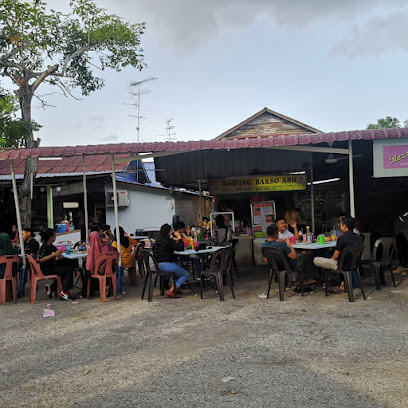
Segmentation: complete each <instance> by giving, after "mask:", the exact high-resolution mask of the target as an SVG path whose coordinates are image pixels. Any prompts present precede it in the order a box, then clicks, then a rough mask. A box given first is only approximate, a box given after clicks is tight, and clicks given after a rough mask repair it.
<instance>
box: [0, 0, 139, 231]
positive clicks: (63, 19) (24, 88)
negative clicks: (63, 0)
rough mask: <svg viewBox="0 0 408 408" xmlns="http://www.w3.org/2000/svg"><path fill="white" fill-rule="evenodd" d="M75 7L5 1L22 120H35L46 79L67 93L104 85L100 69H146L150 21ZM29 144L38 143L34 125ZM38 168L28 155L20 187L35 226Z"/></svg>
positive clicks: (3, 59)
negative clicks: (144, 45) (33, 193)
mask: <svg viewBox="0 0 408 408" xmlns="http://www.w3.org/2000/svg"><path fill="white" fill-rule="evenodd" d="M69 5H70V8H71V12H70V13H69V14H68V15H64V14H62V13H61V12H58V11H55V10H52V9H51V10H50V11H47V9H46V3H45V2H44V1H42V0H1V2H0V75H2V76H5V77H8V78H10V79H11V81H12V83H13V85H14V90H15V94H16V96H17V97H18V102H19V105H20V109H21V115H22V120H23V121H25V122H27V123H28V124H31V123H32V117H31V107H32V101H33V98H34V97H36V98H38V99H39V100H40V101H41V102H42V103H43V105H44V106H46V102H45V101H44V100H42V97H41V95H39V94H38V89H39V87H40V86H41V85H43V84H48V85H51V86H53V87H57V88H59V89H60V90H61V91H62V93H63V94H64V95H66V96H68V95H69V96H73V94H72V91H73V89H75V88H79V89H80V90H81V92H82V94H83V95H89V94H90V93H91V92H93V91H96V90H98V89H101V88H102V87H103V86H104V80H103V79H102V78H100V77H98V76H97V75H96V74H95V69H98V68H99V69H100V70H102V71H103V70H105V69H107V68H110V69H114V70H116V71H121V69H122V68H124V67H126V66H132V67H135V68H137V69H139V70H141V69H142V68H143V67H144V66H145V64H144V61H143V55H142V51H143V50H142V49H141V48H140V38H141V35H142V34H143V31H144V28H145V24H144V23H140V24H129V23H127V22H124V21H123V20H122V19H121V18H120V17H118V16H116V15H109V14H106V13H105V10H103V9H101V8H99V7H98V6H97V5H96V3H95V2H94V0H71V1H70V3H69ZM28 132H29V134H28V135H27V137H26V138H25V147H26V148H29V149H32V148H35V147H37V140H34V136H33V128H32V127H30V128H29V130H28ZM36 173H37V160H36V159H28V160H27V161H26V168H25V173H24V179H23V182H22V184H21V186H20V190H19V192H20V201H21V208H22V214H21V215H22V221H23V224H24V225H30V221H31V215H30V214H31V199H30V174H33V175H34V177H35V175H36Z"/></svg>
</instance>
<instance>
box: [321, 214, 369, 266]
mask: <svg viewBox="0 0 408 408" xmlns="http://www.w3.org/2000/svg"><path fill="white" fill-rule="evenodd" d="M355 225H356V220H355V219H354V218H353V217H343V218H342V219H341V220H340V228H341V232H342V235H341V236H339V237H338V238H337V245H336V248H335V250H334V254H333V256H332V257H331V258H330V259H329V258H323V257H316V258H314V259H313V263H314V264H315V265H316V266H318V267H320V268H324V269H333V270H336V269H337V264H338V260H339V258H340V254H341V252H342V251H343V250H344V249H346V248H347V247H349V246H352V245H362V244H363V239H362V238H361V236H360V235H357V234H356V233H354V232H353V229H354V227H355Z"/></svg>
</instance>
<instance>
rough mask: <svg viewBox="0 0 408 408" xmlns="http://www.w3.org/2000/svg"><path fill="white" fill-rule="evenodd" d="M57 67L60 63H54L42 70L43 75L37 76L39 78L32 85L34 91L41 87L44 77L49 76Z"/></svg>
mask: <svg viewBox="0 0 408 408" xmlns="http://www.w3.org/2000/svg"><path fill="white" fill-rule="evenodd" d="M57 69H58V65H53V66H51V67H48V68H47V69H46V70H45V71H44V72H42V73H41V75H40V76H39V77H38V78H37V80H36V81H35V82H34V83H33V85H32V90H33V93H34V92H35V90H36V89H37V88H38V87H39V85H40V84H41V82H43V81H44V79H45V78H47V76H49V75H51V74H53V73H54V72H55V71H56V70H57Z"/></svg>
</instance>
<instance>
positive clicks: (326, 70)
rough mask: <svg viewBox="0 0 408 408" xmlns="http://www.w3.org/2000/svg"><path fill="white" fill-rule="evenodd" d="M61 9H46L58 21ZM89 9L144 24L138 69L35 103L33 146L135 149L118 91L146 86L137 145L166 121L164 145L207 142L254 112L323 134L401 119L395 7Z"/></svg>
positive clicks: (267, 2) (406, 80)
mask: <svg viewBox="0 0 408 408" xmlns="http://www.w3.org/2000/svg"><path fill="white" fill-rule="evenodd" d="M68 3H69V1H68V0H48V4H49V5H52V7H53V8H54V9H58V10H61V11H66V10H67V4H68ZM97 3H98V4H99V5H100V6H102V7H104V8H105V9H106V10H107V12H108V13H111V14H117V15H119V16H121V17H123V18H124V19H125V20H126V21H129V22H132V23H136V22H142V21H144V22H146V25H147V28H146V32H145V34H144V35H143V36H142V47H143V49H144V58H145V62H146V64H147V66H148V67H147V68H146V69H143V70H142V71H138V70H136V69H133V68H127V69H125V70H123V71H122V72H119V73H118V72H113V71H104V72H102V73H99V75H101V76H102V77H103V78H105V80H106V86H105V87H104V88H103V89H102V90H100V91H96V92H94V93H93V94H91V95H90V96H87V97H83V98H82V100H80V101H76V100H75V99H72V98H66V97H64V96H61V95H56V96H48V97H47V98H46V99H47V101H48V103H50V104H52V105H54V106H56V108H51V107H50V108H46V109H45V110H44V109H42V108H40V107H39V106H38V105H37V104H34V107H33V118H34V119H35V120H36V121H37V122H39V123H40V124H41V125H42V126H43V127H42V129H41V130H40V131H39V132H38V134H37V136H38V137H40V138H41V145H42V146H51V145H59V146H61V145H81V144H99V143H118V142H136V141H137V131H136V125H137V123H136V118H135V117H132V116H135V115H136V107H135V106H134V105H132V104H134V103H135V101H134V100H132V99H131V95H130V93H129V92H130V90H131V86H130V83H131V82H137V81H141V80H144V79H147V78H151V77H156V78H157V80H154V81H151V82H148V83H146V84H145V86H143V87H142V90H144V91H146V93H145V94H144V95H143V96H142V99H141V106H140V109H141V115H142V116H143V117H144V119H142V120H141V124H140V141H143V142H145V141H163V140H166V137H165V134H166V129H165V128H166V126H167V120H169V119H172V121H171V122H170V123H171V124H172V125H173V126H175V127H174V130H173V131H172V132H175V136H174V137H175V139H176V140H180V141H187V140H199V139H202V140H205V139H212V138H215V137H216V136H218V135H219V134H221V133H223V132H224V131H226V130H228V129H230V128H232V127H233V126H235V125H237V124H238V123H240V122H241V121H243V120H245V119H247V118H248V117H250V116H252V115H253V114H255V113H256V112H258V111H260V110H261V109H262V108H264V107H268V108H269V109H272V110H274V111H277V112H279V113H281V114H284V115H286V116H289V117H291V118H294V119H296V120H298V121H301V122H303V123H306V124H308V125H309V126H312V127H315V128H317V129H320V130H322V131H327V132H329V131H342V130H355V129H364V128H366V126H367V125H368V124H369V123H375V122H376V120H377V119H379V118H382V117H385V116H387V115H389V116H393V117H397V118H398V119H400V120H401V122H402V121H403V120H405V119H408V111H407V103H406V90H407V88H408V75H406V71H407V65H408V41H407V40H406V39H407V38H408V25H407V24H406V21H407V17H408V5H407V2H406V1H405V0H386V1H385V0H342V1H337V0H307V1H305V0H251V1H249V0H202V1H198V0H99V1H97ZM39 90H40V93H41V92H44V93H47V92H48V91H47V90H46V89H45V88H44V89H41V88H40V89H39ZM149 91H150V92H149ZM74 94H75V95H76V96H78V97H81V95H80V92H79V90H77V91H74ZM129 104H130V105H129Z"/></svg>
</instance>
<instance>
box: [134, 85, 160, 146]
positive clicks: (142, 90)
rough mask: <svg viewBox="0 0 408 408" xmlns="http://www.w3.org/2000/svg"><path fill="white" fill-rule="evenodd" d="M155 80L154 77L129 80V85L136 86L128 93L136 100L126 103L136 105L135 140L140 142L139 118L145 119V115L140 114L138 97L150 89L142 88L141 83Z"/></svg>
mask: <svg viewBox="0 0 408 408" xmlns="http://www.w3.org/2000/svg"><path fill="white" fill-rule="evenodd" d="M155 80H157V78H156V77H150V78H146V79H142V80H141V81H137V82H131V83H130V86H131V87H133V86H135V87H137V88H136V89H137V91H136V92H132V91H130V94H131V95H133V96H135V97H136V102H135V103H131V104H130V103H128V104H126V105H133V106H136V111H137V115H136V119H137V127H136V130H137V142H138V143H139V142H140V119H146V118H145V117H143V116H140V98H141V96H142V95H146V94H148V93H150V92H151V90H150V89H142V84H145V83H146V82H151V81H155ZM129 116H133V117H135V116H134V115H129Z"/></svg>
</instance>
